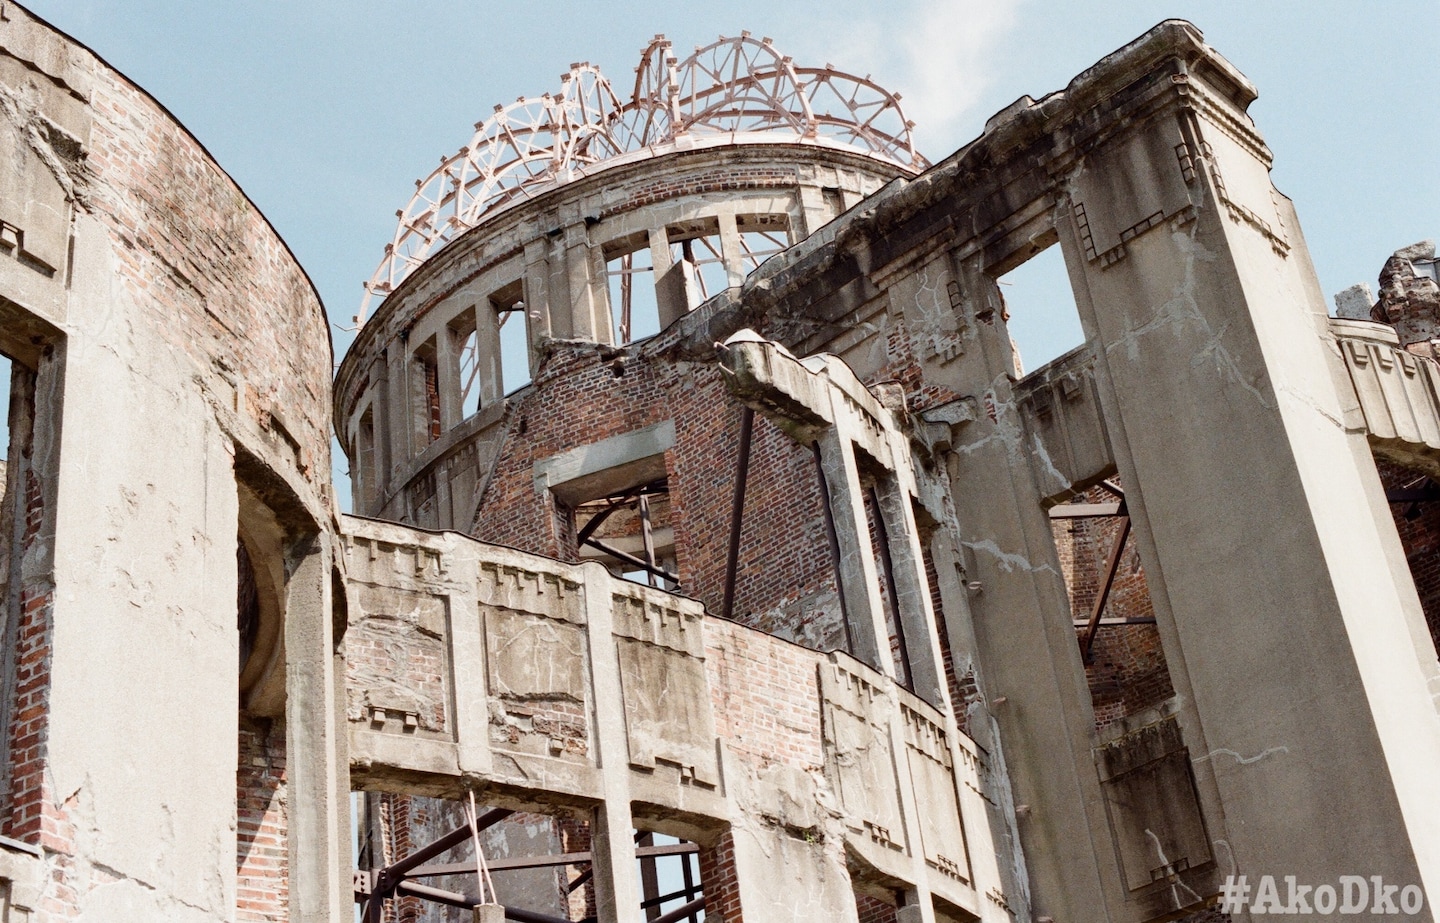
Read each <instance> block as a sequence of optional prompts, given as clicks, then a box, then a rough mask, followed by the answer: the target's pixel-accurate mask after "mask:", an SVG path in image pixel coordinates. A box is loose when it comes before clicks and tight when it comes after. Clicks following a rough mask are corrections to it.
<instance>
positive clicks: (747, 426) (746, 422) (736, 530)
mask: <svg viewBox="0 0 1440 923" xmlns="http://www.w3.org/2000/svg"><path fill="white" fill-rule="evenodd" d="M754 427H755V409H754V408H753V407H750V406H748V405H747V406H746V407H745V409H744V410H742V411H741V412H740V457H739V458H738V459H737V461H736V463H735V499H734V502H732V503H731V505H730V548H729V549H728V551H727V552H726V555H725V601H724V603H723V604H722V605H721V607H720V614H721V615H722V616H723V617H725V618H727V619H728V618H732V617H733V616H734V614H735V572H736V570H737V569H738V568H739V566H740V526H741V524H742V523H743V522H744V518H745V482H746V480H747V479H748V477H749V474H750V435H751V433H752V431H753V430H754Z"/></svg>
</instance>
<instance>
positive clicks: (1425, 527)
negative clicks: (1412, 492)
mask: <svg viewBox="0 0 1440 923" xmlns="http://www.w3.org/2000/svg"><path fill="white" fill-rule="evenodd" d="M1375 466H1376V467H1377V468H1378V469H1379V471H1380V482H1381V483H1382V484H1383V485H1384V486H1385V489H1386V490H1392V489H1405V488H1411V489H1417V488H1421V487H1424V486H1425V485H1427V484H1429V483H1430V479H1429V478H1428V477H1426V476H1425V475H1423V474H1421V473H1420V472H1418V471H1414V470H1411V469H1409V468H1405V467H1402V466H1400V465H1397V464H1394V463H1392V462H1387V461H1380V460H1378V459H1377V460H1376V462H1375ZM1390 513H1391V515H1392V516H1393V517H1394V519H1395V530H1396V531H1397V532H1399V533H1400V545H1401V547H1403V548H1404V549H1405V561H1406V562H1407V563H1408V564H1409V565H1410V576H1411V577H1412V578H1413V579H1414V581H1415V590H1416V592H1417V593H1418V594H1419V595H1420V608H1421V609H1422V610H1423V611H1424V613H1425V622H1426V624H1427V625H1429V626H1430V639H1431V640H1432V641H1433V642H1434V643H1435V646H1436V648H1437V650H1440V503H1436V502H1426V503H1414V504H1411V503H1392V504H1390Z"/></svg>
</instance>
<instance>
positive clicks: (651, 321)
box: [604, 231, 660, 345]
mask: <svg viewBox="0 0 1440 923" xmlns="http://www.w3.org/2000/svg"><path fill="white" fill-rule="evenodd" d="M604 252H605V276H606V280H607V282H608V283H609V288H610V323H611V328H612V329H611V333H612V334H613V335H614V337H615V342H616V343H617V344H620V345H624V344H625V343H633V342H635V341H637V340H643V339H645V338H646V337H651V336H654V335H655V334H657V333H659V332H660V308H659V305H658V304H657V302H656V300H655V267H654V264H653V262H652V261H651V259H650V236H649V234H647V233H646V232H644V231H640V232H638V233H635V234H631V235H630V236H629V237H625V238H621V239H620V240H617V241H611V242H610V243H609V244H607V245H606V246H605V248H604Z"/></svg>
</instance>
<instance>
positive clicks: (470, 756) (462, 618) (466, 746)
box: [446, 523, 493, 776]
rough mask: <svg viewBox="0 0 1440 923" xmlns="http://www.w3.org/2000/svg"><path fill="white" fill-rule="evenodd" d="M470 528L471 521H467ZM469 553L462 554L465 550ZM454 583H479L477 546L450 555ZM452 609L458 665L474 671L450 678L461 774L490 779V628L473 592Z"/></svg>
mask: <svg viewBox="0 0 1440 923" xmlns="http://www.w3.org/2000/svg"><path fill="white" fill-rule="evenodd" d="M467 525H468V523H467ZM462 548H463V549H464V553H458V552H459V550H460V549H462ZM446 555H447V559H446V566H447V567H448V568H449V569H450V579H451V580H453V581H455V583H457V584H458V585H460V586H469V587H474V586H478V585H479V581H480V574H479V568H478V567H477V566H476V565H477V562H476V558H475V556H474V552H473V546H471V545H468V544H462V543H460V542H454V543H453V544H451V546H450V548H449V549H448V550H447V551H446ZM449 605H450V646H451V650H452V652H453V653H452V656H453V657H454V662H455V663H457V664H470V665H473V666H472V667H469V668H466V669H457V670H454V671H453V672H452V673H451V674H450V681H451V683H453V684H454V697H455V728H456V731H457V734H456V737H457V740H458V750H459V763H460V772H461V773H462V774H470V773H474V774H476V775H479V776H484V775H487V774H488V773H490V771H491V767H492V765H493V758H492V756H491V754H490V740H489V736H488V729H489V727H490V700H489V696H488V694H487V690H486V688H485V678H486V677H487V676H488V675H489V665H488V664H487V663H486V662H485V656H486V651H485V629H484V622H483V620H482V618H481V615H480V609H479V606H478V605H477V604H476V601H475V597H474V596H473V595H471V594H469V593H452V594H450V596H449Z"/></svg>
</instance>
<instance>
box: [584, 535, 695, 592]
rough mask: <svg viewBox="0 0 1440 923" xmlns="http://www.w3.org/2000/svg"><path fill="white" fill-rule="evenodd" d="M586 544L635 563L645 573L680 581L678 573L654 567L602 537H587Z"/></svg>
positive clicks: (675, 581) (626, 561)
mask: <svg viewBox="0 0 1440 923" xmlns="http://www.w3.org/2000/svg"><path fill="white" fill-rule="evenodd" d="M585 544H587V545H589V546H590V547H591V548H596V549H598V550H600V551H603V552H605V553H606V554H608V555H610V557H612V558H619V559H620V560H621V561H624V562H625V563H626V564H633V565H634V566H635V567H637V568H639V569H640V570H643V571H645V573H647V574H654V575H655V576H657V577H664V578H665V579H666V580H669V581H670V582H671V583H679V582H680V577H679V576H678V575H676V574H672V573H670V572H669V571H668V570H665V569H664V568H663V567H652V566H651V565H649V564H647V563H645V562H644V561H643V560H641V559H640V558H637V557H635V556H634V555H633V554H629V553H628V552H624V551H621V550H620V549H619V548H616V547H615V546H614V545H611V544H609V543H608V542H602V541H601V540H600V539H598V538H595V537H594V536H591V537H590V538H587V539H586V540H585Z"/></svg>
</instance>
